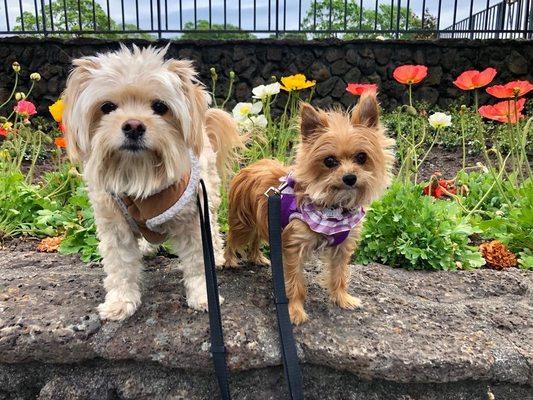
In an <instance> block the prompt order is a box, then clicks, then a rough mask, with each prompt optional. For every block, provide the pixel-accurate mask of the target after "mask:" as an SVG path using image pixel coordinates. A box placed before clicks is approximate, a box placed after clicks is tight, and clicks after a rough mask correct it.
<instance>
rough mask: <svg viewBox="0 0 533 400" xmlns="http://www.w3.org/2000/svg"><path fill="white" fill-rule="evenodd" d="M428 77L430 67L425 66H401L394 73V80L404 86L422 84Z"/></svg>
mask: <svg viewBox="0 0 533 400" xmlns="http://www.w3.org/2000/svg"><path fill="white" fill-rule="evenodd" d="M427 75H428V67H426V66H425V65H401V66H399V67H397V68H396V69H395V70H394V72H393V76H394V79H396V80H397V81H398V82H400V83H403V84H404V85H413V84H415V83H419V82H422V80H423V79H424V78H425V77H426V76H427Z"/></svg>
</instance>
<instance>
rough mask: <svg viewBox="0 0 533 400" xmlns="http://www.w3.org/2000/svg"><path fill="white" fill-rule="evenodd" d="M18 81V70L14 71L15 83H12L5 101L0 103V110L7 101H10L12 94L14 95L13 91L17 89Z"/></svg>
mask: <svg viewBox="0 0 533 400" xmlns="http://www.w3.org/2000/svg"><path fill="white" fill-rule="evenodd" d="M18 82H19V74H18V72H15V84H14V85H13V90H12V91H11V94H10V95H9V97H8V98H7V100H6V101H4V102H3V103H2V104H1V105H0V110H1V109H2V108H4V106H5V105H6V104H7V103H9V102H10V101H11V99H12V98H13V96H14V95H15V92H16V91H17V86H18Z"/></svg>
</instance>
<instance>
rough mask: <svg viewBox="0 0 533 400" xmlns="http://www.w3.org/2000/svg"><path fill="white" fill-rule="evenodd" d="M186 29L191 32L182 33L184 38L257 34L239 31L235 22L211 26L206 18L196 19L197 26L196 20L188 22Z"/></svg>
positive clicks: (234, 36) (225, 37) (234, 37)
mask: <svg viewBox="0 0 533 400" xmlns="http://www.w3.org/2000/svg"><path fill="white" fill-rule="evenodd" d="M184 29H185V30H186V31H189V32H185V33H184V34H183V35H181V37H180V39H183V40H187V39H189V40H198V39H204V40H207V39H211V40H212V39H255V36H254V35H252V34H251V33H248V32H239V31H240V30H241V29H240V28H239V27H238V26H236V25H233V24H226V26H224V24H215V23H212V24H211V26H209V21H207V20H205V19H200V20H198V21H196V26H194V22H187V23H186V24H185V26H184ZM202 31H210V32H209V33H203V32H202ZM211 31H220V32H211ZM225 31H235V32H225Z"/></svg>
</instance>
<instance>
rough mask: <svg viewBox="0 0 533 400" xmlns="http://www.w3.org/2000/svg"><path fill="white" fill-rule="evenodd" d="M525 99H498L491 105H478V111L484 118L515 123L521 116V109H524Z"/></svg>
mask: <svg viewBox="0 0 533 400" xmlns="http://www.w3.org/2000/svg"><path fill="white" fill-rule="evenodd" d="M524 104H526V99H520V100H518V101H517V102H516V105H515V102H514V101H500V102H499V103H496V104H494V105H492V106H482V107H479V110H478V112H479V113H480V114H481V115H482V116H483V117H485V118H488V119H492V120H494V121H499V122H510V123H511V124H516V123H517V121H518V120H520V119H521V118H523V117H524V116H523V115H522V111H523V110H524Z"/></svg>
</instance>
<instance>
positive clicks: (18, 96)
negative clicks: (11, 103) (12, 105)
mask: <svg viewBox="0 0 533 400" xmlns="http://www.w3.org/2000/svg"><path fill="white" fill-rule="evenodd" d="M25 98H26V93H24V92H17V93H15V100H17V101H21V100H24V99H25Z"/></svg>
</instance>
